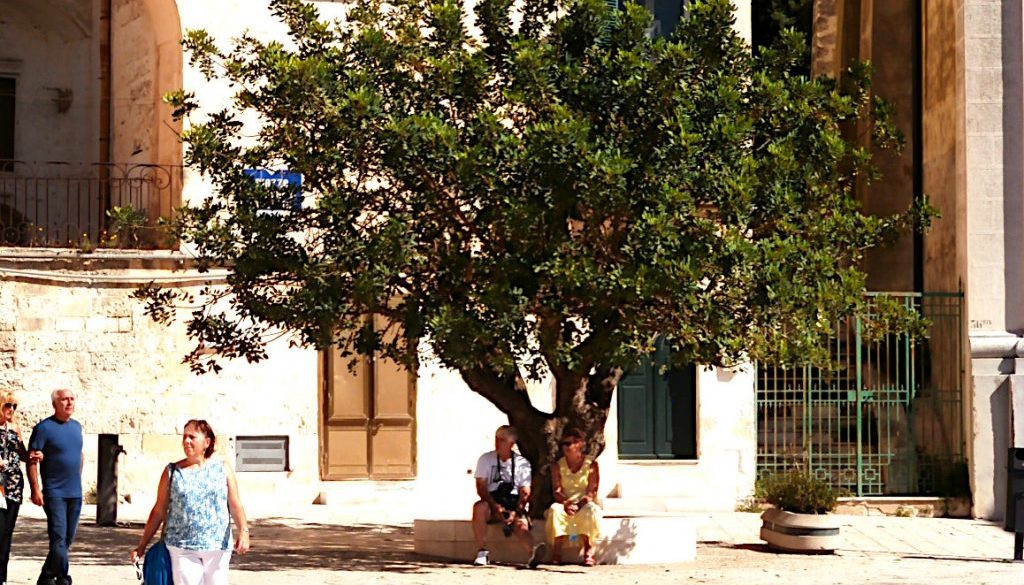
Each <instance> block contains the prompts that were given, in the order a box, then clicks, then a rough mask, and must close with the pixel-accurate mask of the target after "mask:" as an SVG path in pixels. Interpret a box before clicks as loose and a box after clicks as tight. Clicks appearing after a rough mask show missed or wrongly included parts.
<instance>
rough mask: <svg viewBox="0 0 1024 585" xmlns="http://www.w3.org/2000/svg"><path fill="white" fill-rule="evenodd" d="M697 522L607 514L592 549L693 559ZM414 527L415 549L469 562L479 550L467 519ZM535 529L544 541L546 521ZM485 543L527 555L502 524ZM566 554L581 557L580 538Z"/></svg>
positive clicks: (567, 558)
mask: <svg viewBox="0 0 1024 585" xmlns="http://www.w3.org/2000/svg"><path fill="white" fill-rule="evenodd" d="M697 524H698V519H697V518H695V517H688V516H679V515H667V514H666V515H650V516H624V515H623V516H611V515H610V516H606V517H604V518H602V520H601V538H600V539H599V540H598V542H597V543H596V549H595V551H594V553H595V556H596V558H597V562H598V563H599V564H602V565H647V564H665V563H684V562H688V561H693V560H694V559H696V558H697ZM413 533H414V534H413V538H414V541H415V551H416V553H417V554H420V555H423V556H427V557H432V558H437V559H445V560H454V561H461V562H466V563H469V562H472V560H473V558H474V557H475V556H476V544H475V543H474V541H473V526H472V524H471V523H470V521H469V520H416V521H415V522H414V523H413ZM531 533H532V535H533V538H534V540H535V541H536V542H541V541H542V540H543V539H544V522H543V521H534V523H533V528H532V530H531ZM487 546H488V548H489V550H490V553H491V554H490V559H491V562H494V563H516V564H519V563H525V562H526V560H527V556H528V555H527V554H526V552H525V551H524V550H523V548H522V546H521V544H520V543H519V540H518V539H517V538H516V537H515V536H512V537H510V538H505V536H504V535H503V534H502V533H501V526H500V525H497V524H491V525H488V527H487ZM545 560H547V559H545ZM562 560H563V562H566V563H578V562H580V560H581V555H580V552H579V547H578V543H577V545H576V546H569V543H568V542H567V543H566V547H565V549H564V550H563V554H562Z"/></svg>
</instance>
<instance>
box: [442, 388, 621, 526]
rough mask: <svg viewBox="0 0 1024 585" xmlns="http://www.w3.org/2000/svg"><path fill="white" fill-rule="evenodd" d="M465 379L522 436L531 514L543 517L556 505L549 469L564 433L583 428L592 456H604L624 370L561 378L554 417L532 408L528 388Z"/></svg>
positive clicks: (559, 454)
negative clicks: (529, 481) (529, 476)
mask: <svg viewBox="0 0 1024 585" xmlns="http://www.w3.org/2000/svg"><path fill="white" fill-rule="evenodd" d="M462 376H463V379H464V380H465V381H466V383H467V384H468V385H469V387H470V388H472V389H473V390H474V391H476V392H477V393H479V394H481V395H482V396H484V398H487V399H488V400H489V401H491V403H493V404H494V405H495V406H497V407H498V408H499V409H500V410H501V411H502V412H504V413H505V414H506V415H507V416H508V420H509V424H511V425H512V426H514V427H515V428H516V430H517V431H518V432H519V443H518V446H519V452H520V453H522V455H523V456H524V457H526V459H527V460H529V461H530V466H531V468H532V469H533V486H532V492H533V496H532V498H531V514H532V515H533V516H534V517H536V518H540V517H542V516H543V515H544V512H545V511H546V510H547V509H548V508H549V507H550V506H551V503H552V502H554V495H553V493H552V490H551V471H550V465H551V464H552V463H554V462H556V461H558V459H559V457H561V448H560V446H559V445H558V441H559V439H560V438H561V436H562V431H563V430H564V429H565V428H566V427H570V426H573V427H576V428H578V429H580V430H581V431H582V432H583V435H584V436H585V437H586V441H587V444H586V454H587V455H589V456H592V457H597V456H598V455H600V454H601V452H602V451H604V447H605V436H604V426H605V423H606V422H607V421H608V412H609V410H610V408H611V398H612V395H613V393H614V390H615V386H616V384H618V380H619V377H620V376H621V370H620V369H618V368H603V369H598V370H597V371H596V372H594V373H593V374H591V375H590V376H589V377H584V376H561V377H559V379H556V386H555V412H554V413H551V414H548V413H545V412H542V411H539V410H537V409H535V408H533V407H532V405H530V404H529V399H528V397H527V396H526V392H525V388H523V389H522V390H518V389H517V390H512V389H510V387H509V385H508V384H502V383H501V381H500V380H499V379H498V378H497V377H493V378H491V377H490V376H488V375H486V374H483V373H482V372H481V371H480V370H474V371H463V372H462ZM489 378H490V379H489ZM510 392H514V394H513V395H510V394H509V393H510ZM524 399H525V402H524Z"/></svg>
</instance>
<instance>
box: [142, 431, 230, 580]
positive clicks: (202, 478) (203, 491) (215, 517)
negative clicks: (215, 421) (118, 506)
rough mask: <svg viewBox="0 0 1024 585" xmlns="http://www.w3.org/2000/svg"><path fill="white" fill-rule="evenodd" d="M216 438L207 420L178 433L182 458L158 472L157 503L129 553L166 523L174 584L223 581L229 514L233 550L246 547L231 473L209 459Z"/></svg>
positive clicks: (144, 542) (227, 468) (144, 544)
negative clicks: (234, 533)
mask: <svg viewBox="0 0 1024 585" xmlns="http://www.w3.org/2000/svg"><path fill="white" fill-rule="evenodd" d="M216 441H217V438H216V436H215V435H214V433H213V429H212V428H210V425H209V423H207V422H206V421H205V420H190V421H188V422H187V423H185V429H184V430H183V431H182V435H181V447H182V450H183V451H184V452H185V458H184V459H182V460H181V461H178V462H177V463H172V464H170V465H168V466H167V468H166V469H165V470H164V473H163V474H162V475H161V476H160V486H159V488H158V490H157V498H156V504H155V505H154V506H153V510H152V511H151V512H150V513H149V519H148V520H147V521H146V527H145V529H144V530H143V531H142V539H141V540H140V541H139V546H137V547H135V549H134V550H133V551H132V552H131V559H132V561H135V559H136V558H138V557H140V556H142V554H143V553H144V552H145V550H146V546H147V545H148V544H149V540H150V539H151V538H152V537H153V534H155V533H156V531H157V529H158V528H160V525H161V524H162V523H165V524H166V526H165V530H164V541H165V543H166V544H167V550H168V551H169V552H170V555H171V569H172V571H173V573H174V585H226V584H227V582H228V563H229V562H230V561H231V526H230V522H229V521H228V514H229V513H230V515H231V517H232V518H234V521H235V526H236V527H237V528H238V535H237V538H236V539H235V546H234V550H235V552H237V553H238V554H245V552H246V551H248V550H249V528H248V524H247V523H246V519H245V510H243V509H242V501H241V499H240V498H239V497H238V484H237V482H236V481H235V473H234V471H232V469H231V468H230V467H229V466H227V465H226V464H225V463H224V462H222V461H220V460H218V459H211V456H212V455H213V451H214V447H215V446H216ZM172 474H173V477H172Z"/></svg>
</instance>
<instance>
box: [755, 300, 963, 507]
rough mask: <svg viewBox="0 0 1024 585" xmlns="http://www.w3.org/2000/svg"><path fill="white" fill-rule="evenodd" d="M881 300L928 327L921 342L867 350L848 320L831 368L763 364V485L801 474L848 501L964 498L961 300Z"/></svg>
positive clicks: (899, 338)
mask: <svg viewBox="0 0 1024 585" xmlns="http://www.w3.org/2000/svg"><path fill="white" fill-rule="evenodd" d="M884 294H886V295H887V296H892V297H895V298H897V299H899V300H900V301H901V302H903V303H905V304H906V306H908V307H913V308H915V309H916V310H917V311H919V312H920V313H921V315H923V316H924V317H925V318H926V319H927V320H928V322H929V323H930V325H929V328H928V332H927V335H926V336H925V338H922V339H913V338H911V337H910V336H908V335H906V334H893V335H889V336H887V337H885V338H883V339H881V340H878V341H869V340H867V339H865V337H864V336H863V326H864V324H863V323H862V322H861V321H860V320H859V319H849V320H848V321H845V322H843V323H840V324H839V325H838V326H837V327H836V335H835V338H834V339H833V340H832V342H831V343H832V353H833V357H834V360H835V364H836V366H835V367H834V368H828V369H821V368H816V367H811V366H805V367H797V368H782V367H778V366H773V365H770V364H758V368H757V410H758V421H757V423H758V428H757V433H758V441H757V450H758V453H757V465H758V474H759V476H765V475H769V474H772V473H777V472H781V471H787V470H791V469H794V468H799V469H803V470H806V471H809V472H810V473H812V474H814V475H815V476H817V477H819V478H821V479H824V480H826V481H828V482H829V483H830V484H832V486H833V487H836V488H839V489H840V490H842V491H843V492H845V493H848V494H850V495H858V496H871V495H897V494H900V495H945V496H953V495H965V492H966V489H967V488H966V485H967V472H966V466H965V464H964V433H963V428H964V425H963V409H962V380H963V357H962V355H963V354H962V348H963V336H962V332H961V317H962V315H961V313H962V307H963V295H962V294H960V293H884ZM876 296H877V295H876Z"/></svg>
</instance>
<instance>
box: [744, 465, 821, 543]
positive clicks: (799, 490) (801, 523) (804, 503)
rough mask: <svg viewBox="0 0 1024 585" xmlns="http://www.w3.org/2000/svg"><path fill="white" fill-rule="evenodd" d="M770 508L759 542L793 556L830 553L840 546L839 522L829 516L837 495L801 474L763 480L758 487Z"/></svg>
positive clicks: (764, 520)
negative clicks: (798, 553)
mask: <svg viewBox="0 0 1024 585" xmlns="http://www.w3.org/2000/svg"><path fill="white" fill-rule="evenodd" d="M759 491H760V492H761V495H762V496H763V497H764V499H765V500H766V501H767V502H768V503H769V504H771V505H772V506H773V507H772V508H769V509H768V510H765V512H764V513H763V514H761V521H762V525H761V540H764V541H765V542H767V543H768V545H769V546H771V547H773V548H778V549H782V550H786V551H792V552H804V553H830V552H832V551H834V550H835V549H836V547H837V546H838V545H839V521H838V520H836V517H835V516H833V515H832V514H830V513H829V512H832V511H833V510H835V508H836V493H835V491H833V490H832V487H831V486H829V485H828V484H827V483H825V482H824V481H822V480H820V479H818V478H816V477H814V476H812V475H810V474H809V473H806V472H804V471H790V472H787V473H780V474H776V475H771V476H768V477H766V478H765V479H764V480H763V481H762V482H761V483H760V485H759Z"/></svg>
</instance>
